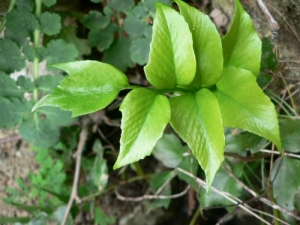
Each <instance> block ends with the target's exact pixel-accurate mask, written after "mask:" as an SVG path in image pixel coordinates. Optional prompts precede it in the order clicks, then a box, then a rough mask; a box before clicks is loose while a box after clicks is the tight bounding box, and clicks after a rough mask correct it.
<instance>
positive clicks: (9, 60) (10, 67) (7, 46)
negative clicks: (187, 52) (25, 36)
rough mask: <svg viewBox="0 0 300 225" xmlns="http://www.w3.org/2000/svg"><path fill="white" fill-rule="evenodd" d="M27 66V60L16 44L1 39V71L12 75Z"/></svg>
mask: <svg viewBox="0 0 300 225" xmlns="http://www.w3.org/2000/svg"><path fill="white" fill-rule="evenodd" d="M25 66H26V64H25V58H24V57H23V56H22V55H21V51H20V48H19V47H18V45H17V44H16V43H15V42H12V41H11V40H8V39H5V40H3V39H0V71H3V72H5V73H8V74H9V73H12V72H14V71H19V70H21V69H23V68H24V67H25Z"/></svg>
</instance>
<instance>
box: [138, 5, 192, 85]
mask: <svg viewBox="0 0 300 225" xmlns="http://www.w3.org/2000/svg"><path fill="white" fill-rule="evenodd" d="M144 70H145V73H146V77H147V79H148V81H149V82H150V83H151V84H152V85H153V86H155V87H157V88H173V87H175V86H177V85H188V84H190V83H191V82H192V81H193V79H194V76H195V71H196V59H195V55H194V50H193V40H192V34H191V32H190V30H189V27H188V24H187V23H186V22H185V21H184V18H183V16H181V15H179V13H178V12H176V11H175V10H173V9H171V8H169V7H167V6H165V5H163V4H161V3H156V14H155V18H154V25H153V36H152V42H151V45H150V55H149V63H148V64H147V65H146V66H145V67H144Z"/></svg>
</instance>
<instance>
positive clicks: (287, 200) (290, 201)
mask: <svg viewBox="0 0 300 225" xmlns="http://www.w3.org/2000/svg"><path fill="white" fill-rule="evenodd" d="M299 168H300V160H299V159H292V158H289V157H286V156H283V157H282V158H279V159H277V160H276V162H275V163H274V166H273V169H272V171H271V178H270V180H271V181H272V187H273V195H274V198H275V199H276V203H277V204H278V205H280V206H282V207H283V208H285V209H287V210H288V211H290V212H293V211H294V210H295V204H294V196H295V194H297V192H298V190H299V188H300V179H299ZM283 215H285V216H287V215H286V214H283ZM290 219H291V218H289V220H290ZM289 222H291V221H289Z"/></svg>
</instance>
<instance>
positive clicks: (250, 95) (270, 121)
mask: <svg viewBox="0 0 300 225" xmlns="http://www.w3.org/2000/svg"><path fill="white" fill-rule="evenodd" d="M255 80H256V77H255V76H253V74H252V73H251V72H249V71H247V70H244V69H239V68H234V67H231V68H226V69H224V71H223V75H222V78H221V80H220V81H219V82H218V83H217V91H215V95H216V96H217V98H218V100H219V104H220V109H221V113H222V119H223V123H224V126H227V127H237V128H241V129H244V130H247V131H250V132H252V133H255V134H257V135H260V136H262V137H264V138H266V139H268V140H270V141H272V142H274V143H275V145H276V146H277V147H278V149H279V150H281V141H280V136H279V126H278V119H277V113H276V110H275V107H274V105H273V103H272V102H271V101H270V99H269V98H268V97H267V96H266V95H265V94H264V93H263V91H262V90H261V89H260V88H259V86H258V85H257V83H256V81H255Z"/></svg>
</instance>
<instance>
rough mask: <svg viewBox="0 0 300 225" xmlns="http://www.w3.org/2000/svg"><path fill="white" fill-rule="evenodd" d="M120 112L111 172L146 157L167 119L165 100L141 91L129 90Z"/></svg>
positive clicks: (162, 97) (168, 110)
mask: <svg viewBox="0 0 300 225" xmlns="http://www.w3.org/2000/svg"><path fill="white" fill-rule="evenodd" d="M120 110H121V111H122V116H123V118H122V124H121V129H122V135H121V141H120V143H121V147H120V153H119V156H118V159H117V162H116V163H115V165H114V169H117V168H119V167H121V166H124V165H126V164H129V163H132V162H135V161H138V160H140V159H143V158H144V157H145V156H148V155H150V154H151V152H152V149H153V147H154V146H155V144H156V142H157V141H158V140H159V138H160V137H161V136H162V134H163V131H164V129H165V127H166V125H167V124H168V122H169V121H170V117H171V116H170V114H171V110H170V103H169V100H168V98H167V97H166V96H164V95H160V94H156V93H155V92H154V91H151V90H147V89H142V88H139V89H134V90H132V91H131V92H130V93H129V94H128V95H127V96H126V97H125V99H124V101H123V102H122V105H121V107H120Z"/></svg>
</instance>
